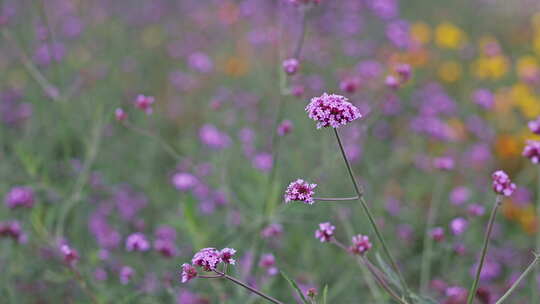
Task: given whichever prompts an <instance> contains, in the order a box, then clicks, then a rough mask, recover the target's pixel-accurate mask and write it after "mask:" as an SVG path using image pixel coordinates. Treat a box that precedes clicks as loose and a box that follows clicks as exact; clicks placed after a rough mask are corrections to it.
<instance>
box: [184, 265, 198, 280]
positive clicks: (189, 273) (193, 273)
mask: <svg viewBox="0 0 540 304" xmlns="http://www.w3.org/2000/svg"><path fill="white" fill-rule="evenodd" d="M181 277H182V278H181V281H182V283H187V282H189V281H190V280H192V279H194V278H196V277H197V269H195V267H193V266H191V265H190V264H187V263H184V264H182V274H181Z"/></svg>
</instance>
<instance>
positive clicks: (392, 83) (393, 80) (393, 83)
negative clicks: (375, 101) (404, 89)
mask: <svg viewBox="0 0 540 304" xmlns="http://www.w3.org/2000/svg"><path fill="white" fill-rule="evenodd" d="M384 84H385V85H386V86H387V87H389V88H390V89H394V90H395V89H397V88H399V86H400V82H399V79H398V78H397V77H396V76H394V75H388V76H386V78H385V79H384Z"/></svg>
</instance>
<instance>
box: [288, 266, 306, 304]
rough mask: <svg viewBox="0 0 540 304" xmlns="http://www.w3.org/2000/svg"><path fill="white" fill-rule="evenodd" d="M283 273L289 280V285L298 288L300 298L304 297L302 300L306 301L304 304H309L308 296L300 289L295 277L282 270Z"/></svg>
mask: <svg viewBox="0 0 540 304" xmlns="http://www.w3.org/2000/svg"><path fill="white" fill-rule="evenodd" d="M281 275H282V276H283V277H284V278H285V280H287V282H289V285H291V287H292V288H294V289H295V290H296V292H297V293H298V295H299V296H300V299H302V302H304V304H309V302H308V301H307V299H306V297H305V296H304V293H303V292H302V290H300V287H298V284H296V282H295V281H294V280H293V279H291V278H289V276H287V274H285V272H283V271H281Z"/></svg>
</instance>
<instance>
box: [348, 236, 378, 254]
mask: <svg viewBox="0 0 540 304" xmlns="http://www.w3.org/2000/svg"><path fill="white" fill-rule="evenodd" d="M372 246H373V245H372V244H371V242H370V241H369V237H368V236H367V235H362V234H358V235H355V236H353V237H352V245H351V247H349V251H350V252H352V253H353V254H358V255H364V254H365V253H366V252H368V251H369V250H370V249H371V247H372Z"/></svg>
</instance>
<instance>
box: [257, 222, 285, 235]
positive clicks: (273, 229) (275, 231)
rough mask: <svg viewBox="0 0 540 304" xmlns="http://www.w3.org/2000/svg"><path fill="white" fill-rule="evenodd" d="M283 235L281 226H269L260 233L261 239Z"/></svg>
mask: <svg viewBox="0 0 540 304" xmlns="http://www.w3.org/2000/svg"><path fill="white" fill-rule="evenodd" d="M281 234H283V226H282V225H281V224H275V223H274V224H270V225H268V226H266V227H265V228H264V229H263V230H262V231H261V236H262V237H263V238H271V237H278V236H280V235H281Z"/></svg>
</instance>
